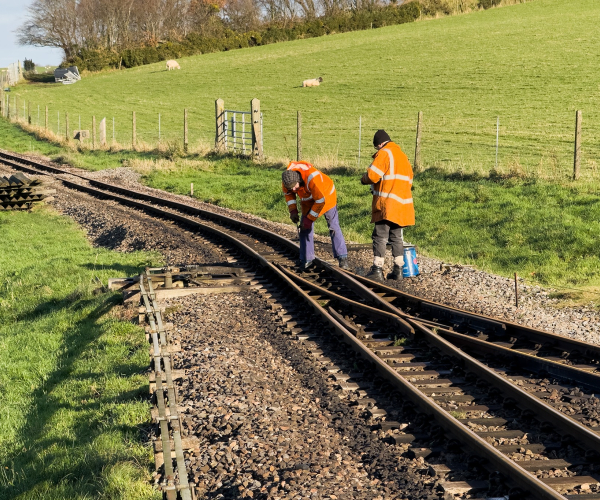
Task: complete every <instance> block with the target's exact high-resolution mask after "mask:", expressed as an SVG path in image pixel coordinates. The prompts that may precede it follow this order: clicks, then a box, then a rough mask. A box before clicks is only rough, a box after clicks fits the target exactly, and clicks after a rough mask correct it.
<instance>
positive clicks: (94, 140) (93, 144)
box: [92, 116, 96, 149]
mask: <svg viewBox="0 0 600 500" xmlns="http://www.w3.org/2000/svg"><path fill="white" fill-rule="evenodd" d="M92 149H96V117H95V116H92Z"/></svg>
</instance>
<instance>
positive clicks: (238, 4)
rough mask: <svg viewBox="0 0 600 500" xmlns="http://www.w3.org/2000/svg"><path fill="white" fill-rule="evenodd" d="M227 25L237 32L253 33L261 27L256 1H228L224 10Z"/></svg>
mask: <svg viewBox="0 0 600 500" xmlns="http://www.w3.org/2000/svg"><path fill="white" fill-rule="evenodd" d="M223 13H224V15H225V19H226V21H227V24H228V25H229V26H230V27H231V28H232V29H234V30H237V31H242V32H243V31H251V30H253V29H256V28H258V27H259V26H260V16H259V10H258V6H257V4H256V2H255V0H227V3H226V4H225V8H224V9H223Z"/></svg>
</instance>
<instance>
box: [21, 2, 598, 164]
mask: <svg viewBox="0 0 600 500" xmlns="http://www.w3.org/2000/svg"><path fill="white" fill-rule="evenodd" d="M599 17H600V3H598V2H597V1H595V0H580V1H579V2H577V3H575V4H574V3H573V2H569V1H568V0H536V1H534V2H529V3H526V4H520V5H515V6H510V7H503V8H498V9H490V10H487V11H479V12H474V13H471V14H468V15H461V16H453V17H447V18H442V19H437V20H429V21H422V22H417V23H410V24H404V25H399V26H391V27H386V28H380V29H376V30H368V31H362V32H353V33H345V34H339V35H333V36H327V37H321V38H314V39H307V40H299V41H294V42H289V43H280V44H273V45H269V46H264V47H256V48H251V49H243V50H235V51H230V52H223V53H215V54H205V55H201V56H194V57H189V58H183V59H182V60H180V63H181V67H182V69H181V71H170V72H168V71H165V70H164V62H161V63H157V64H153V65H148V66H143V67H137V68H133V69H130V70H126V71H112V72H104V73H99V74H89V75H86V76H85V77H84V78H83V79H82V80H81V81H80V82H78V83H76V84H74V85H55V84H51V85H48V84H26V85H21V86H20V87H19V88H18V89H17V91H16V92H15V93H12V97H14V95H16V94H17V95H19V96H20V98H21V100H23V99H25V100H29V101H31V103H32V106H33V109H35V113H34V122H35V121H37V105H38V104H39V105H41V106H42V109H43V106H44V105H46V104H47V105H48V106H49V108H50V125H51V128H53V129H56V128H57V125H58V123H57V112H60V113H61V114H62V115H63V119H64V112H65V111H68V112H69V114H70V117H71V128H72V129H74V128H76V127H75V125H76V124H78V117H79V115H81V119H82V127H83V128H90V127H91V117H92V115H95V116H96V117H97V119H100V118H101V117H104V116H106V117H107V118H108V120H109V122H110V123H111V124H112V122H111V119H112V117H115V122H116V140H117V141H118V142H120V143H122V144H129V143H130V138H131V132H130V130H131V128H130V124H131V112H132V111H133V110H135V111H136V112H137V123H138V139H139V140H141V141H146V142H148V143H152V144H154V143H155V141H156V139H157V134H158V113H161V115H162V116H161V121H162V124H161V125H162V134H163V138H165V139H169V138H175V137H177V138H181V136H182V128H183V123H182V122H183V109H184V108H186V107H187V108H189V110H190V142H191V143H192V144H195V143H196V142H198V141H202V142H205V143H211V142H212V141H213V137H214V100H215V99H217V98H219V97H221V98H223V99H224V100H225V105H226V108H229V109H244V110H245V109H249V103H250V100H251V99H252V98H253V97H257V98H259V99H260V100H261V109H262V111H263V113H264V130H265V139H264V143H265V151H266V153H267V154H268V155H269V156H271V157H276V158H279V157H288V158H289V157H292V156H294V155H295V135H296V134H295V120H296V111H297V110H301V111H302V113H303V127H304V129H303V150H304V154H305V156H306V158H308V159H309V160H318V161H319V162H321V163H322V164H324V163H329V164H336V163H337V164H345V165H350V166H352V165H355V164H356V154H357V146H358V121H359V116H362V124H363V135H362V164H363V166H366V162H367V158H368V155H369V154H370V151H371V149H372V148H371V144H370V143H371V139H372V134H373V132H374V130H376V129H377V128H381V127H384V128H386V129H388V131H389V132H390V134H391V136H392V138H394V139H396V140H397V141H398V142H399V143H400V144H401V145H402V146H403V147H404V148H405V149H406V150H407V151H409V153H410V154H409V156H412V154H413V153H412V152H413V149H414V140H415V139H414V134H415V126H416V123H415V122H416V116H417V112H418V111H423V112H424V129H423V144H422V147H423V160H424V162H425V164H426V165H428V166H445V167H448V168H452V169H461V168H462V169H467V170H472V169H480V170H483V171H488V170H489V169H490V168H492V167H493V166H494V165H495V149H494V144H495V132H496V117H497V116H500V151H499V163H500V165H502V166H506V167H508V166H511V165H519V166H521V167H523V168H524V169H527V170H528V171H537V170H546V169H558V170H559V171H560V172H561V173H566V172H568V171H570V169H571V168H572V153H573V144H572V142H573V136H574V122H575V120H574V114H575V110H576V109H582V110H583V120H584V122H583V137H584V139H583V140H584V144H583V154H584V162H583V163H584V165H583V166H584V168H588V169H592V168H595V165H596V164H595V163H594V162H596V161H597V160H596V159H597V158H598V156H599V153H600V144H599V139H598V138H599V137H600V93H599V92H598V81H599V80H600V70H599V69H598V64H597V54H598V53H599V51H600V39H599V38H598V37H597V36H595V33H596V31H597V29H596V24H597V19H598V18H599ZM316 76H322V77H323V78H324V82H323V84H322V86H321V87H318V88H309V89H303V88H300V86H299V85H300V83H301V81H302V80H304V79H305V78H310V77H316ZM18 107H19V109H20V112H21V114H22V112H23V107H22V104H21V105H20V106H18ZM111 134H112V129H111V126H109V137H110V136H111ZM321 166H322V165H321Z"/></svg>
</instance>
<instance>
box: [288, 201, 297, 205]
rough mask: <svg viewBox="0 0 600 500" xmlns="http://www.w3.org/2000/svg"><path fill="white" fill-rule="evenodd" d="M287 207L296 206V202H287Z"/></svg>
mask: <svg viewBox="0 0 600 500" xmlns="http://www.w3.org/2000/svg"><path fill="white" fill-rule="evenodd" d="M287 204H288V206H290V205H295V204H296V200H290V201H288V202H287Z"/></svg>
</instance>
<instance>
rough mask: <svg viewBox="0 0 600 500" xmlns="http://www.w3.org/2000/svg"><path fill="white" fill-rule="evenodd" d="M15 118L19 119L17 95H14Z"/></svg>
mask: <svg viewBox="0 0 600 500" xmlns="http://www.w3.org/2000/svg"><path fill="white" fill-rule="evenodd" d="M14 115H15V118H16V120H17V121H19V100H18V97H17V96H15V112H14Z"/></svg>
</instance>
